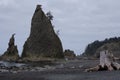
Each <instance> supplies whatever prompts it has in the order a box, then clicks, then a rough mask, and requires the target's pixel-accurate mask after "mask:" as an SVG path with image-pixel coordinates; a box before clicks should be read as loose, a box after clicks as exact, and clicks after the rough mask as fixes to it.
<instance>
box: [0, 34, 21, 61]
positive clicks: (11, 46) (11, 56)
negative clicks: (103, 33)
mask: <svg viewBox="0 0 120 80" xmlns="http://www.w3.org/2000/svg"><path fill="white" fill-rule="evenodd" d="M14 35H15V34H13V35H12V37H11V38H10V40H9V43H8V49H7V51H5V53H4V54H3V55H2V56H1V58H2V60H12V61H15V60H18V59H19V55H18V49H17V46H16V45H15V39H14Z"/></svg>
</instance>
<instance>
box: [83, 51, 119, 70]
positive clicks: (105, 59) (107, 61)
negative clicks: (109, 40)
mask: <svg viewBox="0 0 120 80" xmlns="http://www.w3.org/2000/svg"><path fill="white" fill-rule="evenodd" d="M103 70H108V71H112V70H120V64H119V63H117V62H115V60H114V57H113V55H112V54H111V53H110V52H109V51H108V50H105V51H101V52H100V64H99V65H97V66H96V67H93V68H89V69H86V70H85V72H93V71H103Z"/></svg>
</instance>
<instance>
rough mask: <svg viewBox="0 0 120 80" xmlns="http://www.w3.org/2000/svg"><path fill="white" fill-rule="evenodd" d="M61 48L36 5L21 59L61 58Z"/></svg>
mask: <svg viewBox="0 0 120 80" xmlns="http://www.w3.org/2000/svg"><path fill="white" fill-rule="evenodd" d="M63 56H64V55H63V48H62V44H61V41H60V39H59V37H58V36H57V35H56V34H55V32H54V29H53V26H52V24H51V21H50V20H49V19H48V18H47V17H46V15H45V14H44V12H43V11H42V9H41V5H37V7H36V10H35V13H34V15H33V17H32V21H31V32H30V36H29V37H28V39H27V41H26V42H25V44H24V48H23V53H22V58H29V59H30V60H32V59H42V58H43V57H49V58H63Z"/></svg>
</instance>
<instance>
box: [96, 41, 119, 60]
mask: <svg viewBox="0 0 120 80" xmlns="http://www.w3.org/2000/svg"><path fill="white" fill-rule="evenodd" d="M103 50H108V51H109V52H110V53H112V54H113V55H114V56H115V57H119V58H120V42H112V43H107V44H104V45H103V46H101V47H100V48H98V49H97V50H96V52H95V55H94V56H95V57H99V56H100V52H101V51H103Z"/></svg>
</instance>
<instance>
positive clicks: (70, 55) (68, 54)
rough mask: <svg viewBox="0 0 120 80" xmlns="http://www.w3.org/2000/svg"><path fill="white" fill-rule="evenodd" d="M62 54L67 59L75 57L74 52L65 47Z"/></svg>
mask: <svg viewBox="0 0 120 80" xmlns="http://www.w3.org/2000/svg"><path fill="white" fill-rule="evenodd" d="M64 56H65V58H67V59H74V58H75V57H76V54H75V53H74V51H72V50H69V49H67V50H65V51H64Z"/></svg>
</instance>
